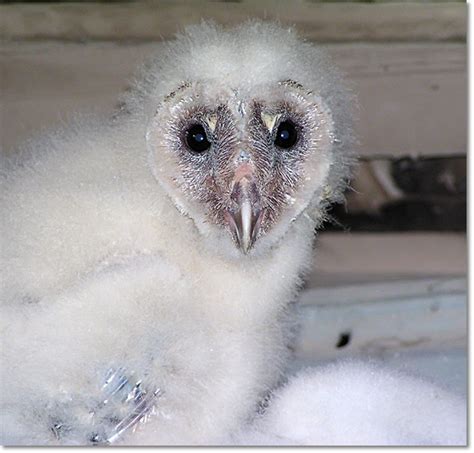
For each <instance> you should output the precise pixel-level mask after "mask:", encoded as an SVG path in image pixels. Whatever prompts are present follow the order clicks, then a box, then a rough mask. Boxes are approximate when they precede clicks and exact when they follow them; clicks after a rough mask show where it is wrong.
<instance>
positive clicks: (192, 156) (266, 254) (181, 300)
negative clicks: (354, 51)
mask: <svg viewBox="0 0 474 453" xmlns="http://www.w3.org/2000/svg"><path fill="white" fill-rule="evenodd" d="M351 103H352V100H351V99H350V97H349V96H347V93H346V92H345V91H344V89H343V88H342V85H341V81H340V79H339V78H338V76H337V73H336V72H335V71H334V70H333V69H332V67H331V65H330V63H329V62H328V61H327V59H326V57H325V56H324V54H323V53H321V51H320V50H318V49H317V48H315V47H314V46H312V45H310V44H308V43H304V42H302V41H300V40H299V39H298V37H297V36H296V34H295V33H294V32H293V31H291V30H288V29H284V28H280V27H279V26H277V25H273V24H266V23H259V22H248V23H245V24H243V25H241V26H239V27H237V28H234V29H228V30H225V29H221V28H219V27H218V26H215V25H212V24H211V25H210V24H201V25H199V26H194V27H190V28H188V29H187V30H186V31H185V32H184V33H183V34H181V35H179V36H178V37H177V39H176V40H175V41H173V42H172V43H170V44H167V45H166V48H165V49H164V50H162V51H161V52H158V53H157V55H156V56H155V57H154V58H152V59H151V60H150V61H149V63H148V65H147V66H145V67H144V69H143V71H142V74H141V75H140V76H139V77H138V78H137V80H136V82H135V83H134V87H133V89H132V90H131V92H130V93H128V94H127V95H126V96H125V98H124V102H123V111H122V112H120V113H119V114H117V115H116V116H115V117H114V118H113V119H110V120H96V119H88V120H87V121H77V122H76V124H75V125H73V126H71V127H70V128H69V129H65V130H60V131H57V132H55V133H52V134H50V135H49V136H48V137H46V138H42V139H37V140H33V141H31V142H30V143H29V144H28V145H27V146H24V147H23V149H22V152H19V153H16V154H17V157H15V158H14V159H13V160H12V161H9V162H6V163H5V165H3V167H4V171H3V178H2V191H1V194H2V195H1V197H2V222H1V226H2V238H3V243H2V281H3V291H2V294H3V295H2V305H3V307H2V312H3V313H2V314H3V316H2V318H3V327H2V337H3V338H2V343H3V348H2V349H3V352H2V354H3V357H2V364H3V366H2V375H3V376H2V391H1V393H2V407H1V409H0V412H1V413H2V420H1V423H2V429H3V442H4V443H9V444H19V443H20V444H35V445H42V444H88V443H94V442H96V443H97V442H98V443H107V442H117V443H125V444H212V443H219V442H220V440H221V439H222V438H223V436H225V435H227V434H228V433H229V432H230V431H232V430H233V429H235V428H236V427H237V426H238V424H239V423H241V422H243V421H244V420H246V419H247V418H248V417H251V416H252V414H254V413H255V410H256V408H257V404H258V401H259V400H260V399H261V398H262V397H263V396H264V395H265V393H266V392H267V391H268V390H269V389H270V388H272V386H274V385H275V384H276V383H277V381H278V379H279V378H280V377H281V372H282V370H283V366H284V363H285V359H286V357H287V342H288V326H289V324H290V323H289V321H288V318H287V311H288V304H289V302H291V301H292V300H294V299H295V297H296V293H297V289H298V286H299V285H300V283H301V276H302V275H303V274H304V272H305V270H306V269H307V268H308V266H309V264H310V261H311V255H312V253H311V250H312V243H313V236H314V229H315V227H317V226H318V225H319V224H320V222H321V220H322V219H323V217H324V210H325V207H326V206H327V205H328V203H329V202H330V201H332V200H337V199H339V198H340V194H341V191H342V189H343V188H344V185H345V182H346V179H347V177H348V172H349V166H350V163H351V158H350V154H349V152H348V150H349V149H350V146H351V135H350V134H351V126H350V119H349V118H350V114H349V110H350V107H351ZM108 372H109V375H107V373H108ZM114 373H115V374H114ZM111 376H112V377H111ZM121 378H124V382H125V381H126V382H127V385H129V384H136V383H137V382H139V381H141V384H140V385H141V387H140V388H141V389H142V390H144V391H145V392H147V393H146V396H147V398H149V400H148V401H149V402H148V403H147V408H146V409H147V411H148V412H147V413H146V416H142V415H143V414H144V413H145V412H139V411H138V410H137V411H135V412H134V410H135V409H134V408H136V406H134V405H133V404H138V403H139V402H140V400H139V399H137V400H136V401H135V400H134V401H132V402H130V401H127V402H125V403H123V402H122V401H120V402H118V401H115V400H113V398H112V397H110V398H109V397H107V398H108V399H107V398H106V397H104V387H106V386H107V385H111V384H110V381H111V380H112V379H116V380H117V379H118V380H120V379H121ZM104 383H105V384H104ZM107 383H108V384H107ZM114 385H115V384H114ZM127 388H128V387H127ZM106 390H107V389H106ZM129 390H130V389H129ZM123 392H124V390H123V389H121V390H120V392H119V393H118V394H119V395H120V396H123ZM127 392H128V390H127ZM130 392H132V391H131V390H130ZM135 392H136V389H135ZM155 393H156V395H155ZM130 394H132V393H130ZM130 394H128V395H129V397H130ZM135 396H136V393H135ZM129 399H130V398H129ZM105 400H107V401H108V403H107V404H108V405H107V404H105V403H104V401H105ZM111 400H113V401H112V402H111ZM142 409H143V408H142ZM130 414H131V415H132V417H131V418H130ZM127 416H128V418H127ZM133 416H136V417H135V420H132V419H133ZM124 418H125V419H126V421H127V423H122V425H120V426H118V425H119V422H120V421H122V422H123V420H124ZM138 419H141V421H142V422H143V421H144V420H147V423H139V424H135V422H136V421H137V420H138ZM129 422H130V423H129ZM127 426H129V428H127ZM122 428H123V429H122Z"/></svg>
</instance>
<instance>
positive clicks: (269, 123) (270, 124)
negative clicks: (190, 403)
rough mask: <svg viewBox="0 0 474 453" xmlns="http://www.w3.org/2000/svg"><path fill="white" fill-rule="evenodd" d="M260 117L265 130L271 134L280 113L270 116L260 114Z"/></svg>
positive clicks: (269, 114) (268, 114)
mask: <svg viewBox="0 0 474 453" xmlns="http://www.w3.org/2000/svg"><path fill="white" fill-rule="evenodd" d="M261 117H262V121H263V124H265V126H266V128H267V129H268V132H270V133H272V131H273V128H274V127H275V124H276V122H277V121H278V120H279V119H280V118H281V113H277V114H271V113H263V112H262V114H261Z"/></svg>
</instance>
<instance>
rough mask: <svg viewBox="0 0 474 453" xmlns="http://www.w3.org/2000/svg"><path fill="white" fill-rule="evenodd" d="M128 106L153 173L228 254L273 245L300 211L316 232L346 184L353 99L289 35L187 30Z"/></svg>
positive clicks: (251, 29)
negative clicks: (139, 119) (143, 125)
mask: <svg viewBox="0 0 474 453" xmlns="http://www.w3.org/2000/svg"><path fill="white" fill-rule="evenodd" d="M131 99H132V101H131V102H130V105H129V108H130V109H131V110H132V111H133V110H135V111H137V112H140V113H141V114H143V115H144V119H145V120H146V122H147V131H146V140H147V146H148V150H149V160H150V164H151V167H152V169H153V172H154V175H155V177H156V178H157V180H158V181H159V182H160V183H161V184H162V186H163V187H164V188H165V190H166V191H167V193H168V195H169V196H170V197H171V198H172V200H173V201H174V203H175V205H176V207H177V208H178V209H179V210H180V211H181V212H182V213H183V214H185V215H187V216H188V217H190V218H191V219H192V220H193V221H194V223H195V225H196V227H197V228H198V230H199V232H200V233H201V234H202V236H203V237H204V238H207V239H209V240H210V241H211V242H213V243H214V244H219V248H220V249H221V250H222V249H228V248H230V249H232V250H233V252H232V253H235V251H236V250H237V251H238V252H239V253H243V254H250V255H251V254H257V253H262V252H265V251H266V250H269V249H271V248H272V247H274V246H275V245H276V244H277V243H278V242H279V241H280V240H282V239H283V238H284V237H285V235H286V233H287V232H288V230H289V229H290V227H291V224H292V223H293V222H295V221H297V220H298V218H300V217H301V216H302V215H303V214H304V213H307V214H309V216H306V217H310V218H312V219H313V220H314V224H315V225H316V224H317V223H318V222H319V221H320V220H321V219H322V218H323V216H324V211H325V207H326V206H327V205H328V203H329V202H330V201H333V200H336V199H338V198H339V196H340V194H341V190H342V188H343V187H344V186H345V181H346V180H347V177H348V172H349V167H350V163H351V160H352V159H351V158H350V154H349V153H348V151H347V150H348V149H350V148H351V145H352V142H351V124H350V107H351V104H352V99H351V98H350V96H347V93H346V90H345V88H344V86H343V84H342V81H341V79H340V78H339V77H338V75H337V73H336V72H335V71H334V70H333V69H332V66H331V65H330V63H329V62H328V60H327V58H326V57H325V55H324V54H323V53H322V52H321V51H320V50H319V49H318V48H316V47H314V46H313V45H311V44H309V43H305V42H303V41H301V40H299V39H298V37H297V36H296V34H295V33H294V31H292V30H290V29H287V28H281V27H280V26H277V25H275V24H268V23H262V22H255V21H252V22H248V23H245V24H243V25H241V26H238V27H236V28H233V29H222V28H220V27H218V26H216V25H214V24H201V25H198V26H193V27H190V28H188V29H187V30H186V31H185V33H184V34H182V35H179V36H178V37H177V39H176V40H175V41H173V42H172V43H171V44H168V45H167V48H166V51H165V52H164V53H162V54H160V55H159V56H158V57H157V58H155V59H154V60H152V61H151V62H150V63H149V65H148V67H147V68H145V71H144V75H143V77H142V78H141V79H139V80H138V81H137V83H136V89H135V92H134V94H133V96H132V97H131Z"/></svg>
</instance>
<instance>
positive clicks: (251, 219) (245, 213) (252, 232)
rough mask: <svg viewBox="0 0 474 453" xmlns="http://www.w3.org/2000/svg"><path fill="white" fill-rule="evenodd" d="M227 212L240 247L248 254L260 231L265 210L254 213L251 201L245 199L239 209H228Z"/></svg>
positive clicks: (229, 222)
mask: <svg viewBox="0 0 474 453" xmlns="http://www.w3.org/2000/svg"><path fill="white" fill-rule="evenodd" d="M226 214H227V216H226V217H227V221H228V224H229V226H230V229H231V231H232V233H233V235H234V238H235V241H236V243H237V245H238V247H239V248H240V249H241V250H242V252H243V253H244V254H248V253H249V251H250V250H251V248H252V247H253V245H254V244H255V240H256V239H257V236H258V233H259V231H260V225H261V221H262V214H263V211H257V212H256V213H254V212H253V210H252V205H251V203H250V201H249V200H244V201H243V202H242V205H241V207H240V209H239V210H238V211H236V212H235V213H231V212H229V211H228V212H227V213H226Z"/></svg>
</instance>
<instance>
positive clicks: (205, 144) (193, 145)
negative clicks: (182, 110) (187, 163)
mask: <svg viewBox="0 0 474 453" xmlns="http://www.w3.org/2000/svg"><path fill="white" fill-rule="evenodd" d="M186 144H187V145H188V147H189V149H190V150H191V151H194V152H195V153H202V152H204V151H207V150H208V149H209V148H210V147H211V143H210V142H209V140H208V138H207V135H206V131H205V129H204V127H203V126H202V125H201V124H195V125H193V126H191V127H190V128H189V129H188V130H187V131H186Z"/></svg>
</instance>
